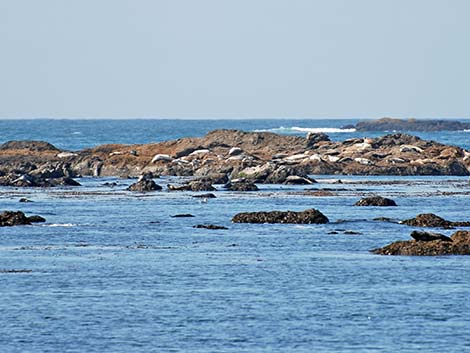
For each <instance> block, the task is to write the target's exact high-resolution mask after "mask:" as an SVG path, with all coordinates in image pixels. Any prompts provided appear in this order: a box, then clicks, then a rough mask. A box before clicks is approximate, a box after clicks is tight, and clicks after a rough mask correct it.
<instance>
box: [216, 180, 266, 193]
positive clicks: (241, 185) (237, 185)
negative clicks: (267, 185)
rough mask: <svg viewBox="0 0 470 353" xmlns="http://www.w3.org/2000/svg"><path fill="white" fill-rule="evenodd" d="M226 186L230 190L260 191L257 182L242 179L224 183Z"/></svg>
mask: <svg viewBox="0 0 470 353" xmlns="http://www.w3.org/2000/svg"><path fill="white" fill-rule="evenodd" d="M224 188H225V189H227V190H229V191H258V190H259V188H258V187H257V186H256V184H255V183H253V182H251V181H248V180H242V181H234V182H230V183H227V184H225V185H224Z"/></svg>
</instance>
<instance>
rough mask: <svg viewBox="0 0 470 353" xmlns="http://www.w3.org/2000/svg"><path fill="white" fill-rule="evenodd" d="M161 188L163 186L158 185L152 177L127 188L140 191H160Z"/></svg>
mask: <svg viewBox="0 0 470 353" xmlns="http://www.w3.org/2000/svg"><path fill="white" fill-rule="evenodd" d="M161 189H162V187H161V186H160V185H157V184H156V183H155V182H154V181H153V180H152V179H141V180H139V181H138V182H136V183H134V184H132V185H131V186H129V187H128V188H127V190H129V191H138V192H146V191H158V190H161Z"/></svg>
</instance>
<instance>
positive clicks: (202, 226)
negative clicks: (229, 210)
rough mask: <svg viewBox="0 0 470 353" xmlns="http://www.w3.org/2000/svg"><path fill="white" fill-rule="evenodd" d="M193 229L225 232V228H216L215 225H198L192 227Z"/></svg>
mask: <svg viewBox="0 0 470 353" xmlns="http://www.w3.org/2000/svg"><path fill="white" fill-rule="evenodd" d="M193 228H202V229H210V230H227V229H228V228H227V227H224V226H218V225H215V224H198V225H196V226H193Z"/></svg>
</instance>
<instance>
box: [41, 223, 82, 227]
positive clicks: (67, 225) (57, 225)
mask: <svg viewBox="0 0 470 353" xmlns="http://www.w3.org/2000/svg"><path fill="white" fill-rule="evenodd" d="M76 226H77V225H76V224H73V223H51V224H44V225H43V227H76Z"/></svg>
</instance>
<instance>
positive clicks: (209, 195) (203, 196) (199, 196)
mask: <svg viewBox="0 0 470 353" xmlns="http://www.w3.org/2000/svg"><path fill="white" fill-rule="evenodd" d="M193 197H196V198H201V199H215V198H217V196H215V195H214V194H212V193H209V194H197V195H193Z"/></svg>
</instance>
